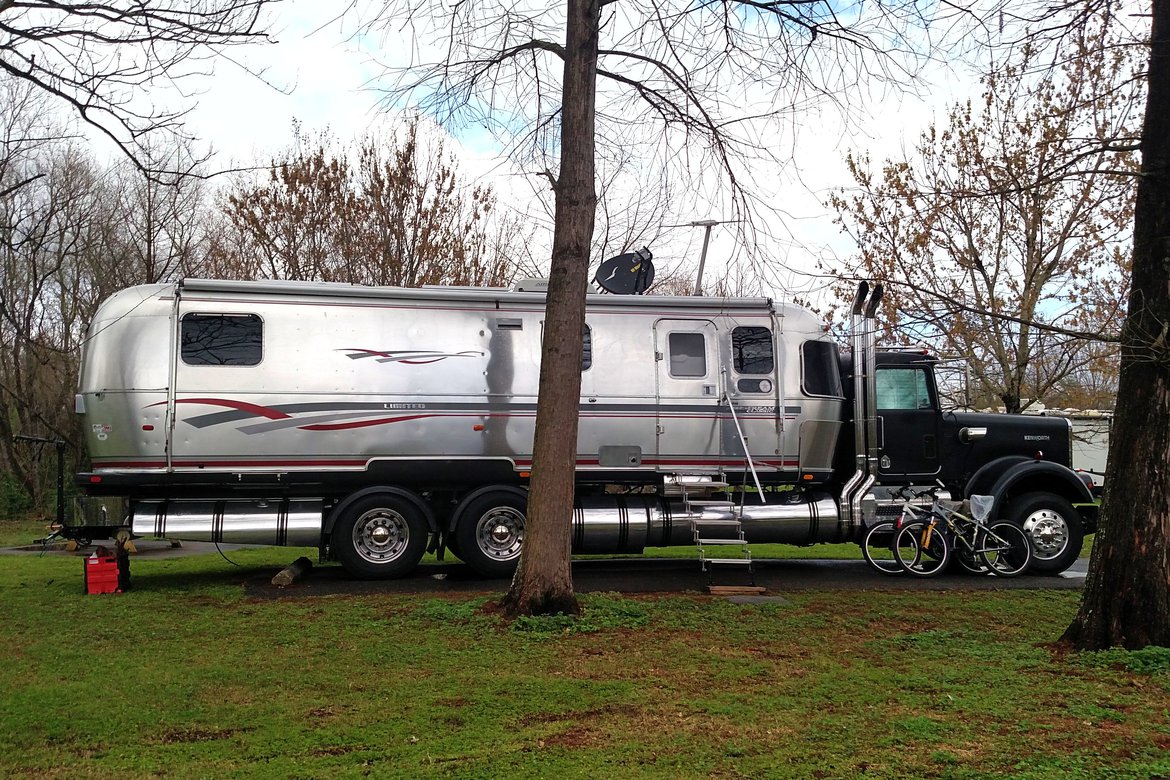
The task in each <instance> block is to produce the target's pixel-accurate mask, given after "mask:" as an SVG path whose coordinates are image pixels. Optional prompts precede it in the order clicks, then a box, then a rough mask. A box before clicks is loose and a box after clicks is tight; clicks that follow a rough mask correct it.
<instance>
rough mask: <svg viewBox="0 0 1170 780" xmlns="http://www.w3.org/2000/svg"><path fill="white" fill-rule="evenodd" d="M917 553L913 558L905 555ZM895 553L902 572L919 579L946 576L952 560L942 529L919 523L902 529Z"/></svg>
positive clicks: (895, 541)
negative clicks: (946, 570)
mask: <svg viewBox="0 0 1170 780" xmlns="http://www.w3.org/2000/svg"><path fill="white" fill-rule="evenodd" d="M911 550H912V551H913V556H911V557H907V556H906V555H905V554H904V553H908V552H910V551H911ZM894 552H895V554H896V555H897V558H898V563H899V565H900V566H901V567H902V570H903V571H905V572H906V573H907V574H913V575H914V576H915V577H934V576H936V575H939V574H942V573H943V570H944V569H945V568H946V567H947V561H948V560H950V557H951V547H950V545H949V544H948V543H947V538H946V536H945V535H944V534H943V532H942V525H941V524H938V523H932V522H929V521H918V522H915V523H910V524H908V525H904V526H902V530H900V531H898V535H897V536H896V537H894Z"/></svg>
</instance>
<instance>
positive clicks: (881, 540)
mask: <svg viewBox="0 0 1170 780" xmlns="http://www.w3.org/2000/svg"><path fill="white" fill-rule="evenodd" d="M896 531H897V527H896V526H895V524H894V521H893V520H886V521H884V522H881V523H877V524H876V525H874V526H872V527H870V529H869V530H868V531H866V532H865V538H863V539H862V541H861V555H862V557H864V558H865V562H866V563H868V564H869V565H870V566H872V567H873V568H874V569H876V570H877V571H879V572H881V573H882V574H888V575H891V576H893V575H898V574H901V573H902V566H901V564H900V563H898V555H897V554H896V553H895V552H894V539H895V537H896V536H897V533H896Z"/></svg>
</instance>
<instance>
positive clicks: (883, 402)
mask: <svg viewBox="0 0 1170 780" xmlns="http://www.w3.org/2000/svg"><path fill="white" fill-rule="evenodd" d="M875 383H876V385H877V408H879V409H932V408H934V405H933V404H932V403H931V401H930V390H929V387H928V385H927V384H926V372H925V371H923V370H922V369H919V368H880V369H878V372H877V378H876V379H875Z"/></svg>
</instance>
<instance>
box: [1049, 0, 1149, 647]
mask: <svg viewBox="0 0 1170 780" xmlns="http://www.w3.org/2000/svg"><path fill="white" fill-rule="evenodd" d="M1152 6H1153V25H1152V30H1151V40H1150V47H1151V48H1150V67H1149V76H1148V93H1147V97H1146V115H1145V121H1144V123H1143V126H1142V140H1141V150H1142V167H1141V177H1140V178H1139V180H1138V190H1137V206H1136V210H1135V212H1134V227H1133V286H1132V288H1131V292H1130V297H1129V312H1128V314H1127V315H1126V320H1125V326H1124V328H1123V330H1122V355H1121V373H1120V379H1119V382H1118V387H1117V411H1116V414H1115V415H1114V419H1113V430H1112V432H1111V434H1110V445H1109V467H1108V471H1107V473H1106V475H1105V498H1104V502H1103V504H1102V507H1101V528H1100V530H1099V531H1098V532H1097V539H1096V542H1095V543H1094V545H1093V557H1092V560H1091V561H1090V563H1089V577H1088V580H1087V581H1086V583H1085V593H1084V596H1083V597H1082V599H1081V606H1080V610H1079V611H1078V612H1077V615H1076V617H1075V618H1074V619H1073V622H1072V624H1071V625H1070V626H1069V627H1068V630H1066V631H1065V633H1064V636H1063V637H1062V641H1064V642H1065V643H1067V644H1069V645H1071V646H1072V647H1074V648H1076V649H1080V650H1100V649H1103V648H1106V647H1125V648H1129V649H1131V650H1134V649H1138V648H1141V647H1145V646H1147V645H1161V646H1164V647H1166V646H1170V0H1153V3H1152Z"/></svg>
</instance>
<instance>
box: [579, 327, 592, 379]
mask: <svg viewBox="0 0 1170 780" xmlns="http://www.w3.org/2000/svg"><path fill="white" fill-rule="evenodd" d="M591 365H593V329H592V328H590V327H589V326H588V325H586V326H585V332H584V333H582V334H581V370H582V371H588V370H589V367H590V366H591Z"/></svg>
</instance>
